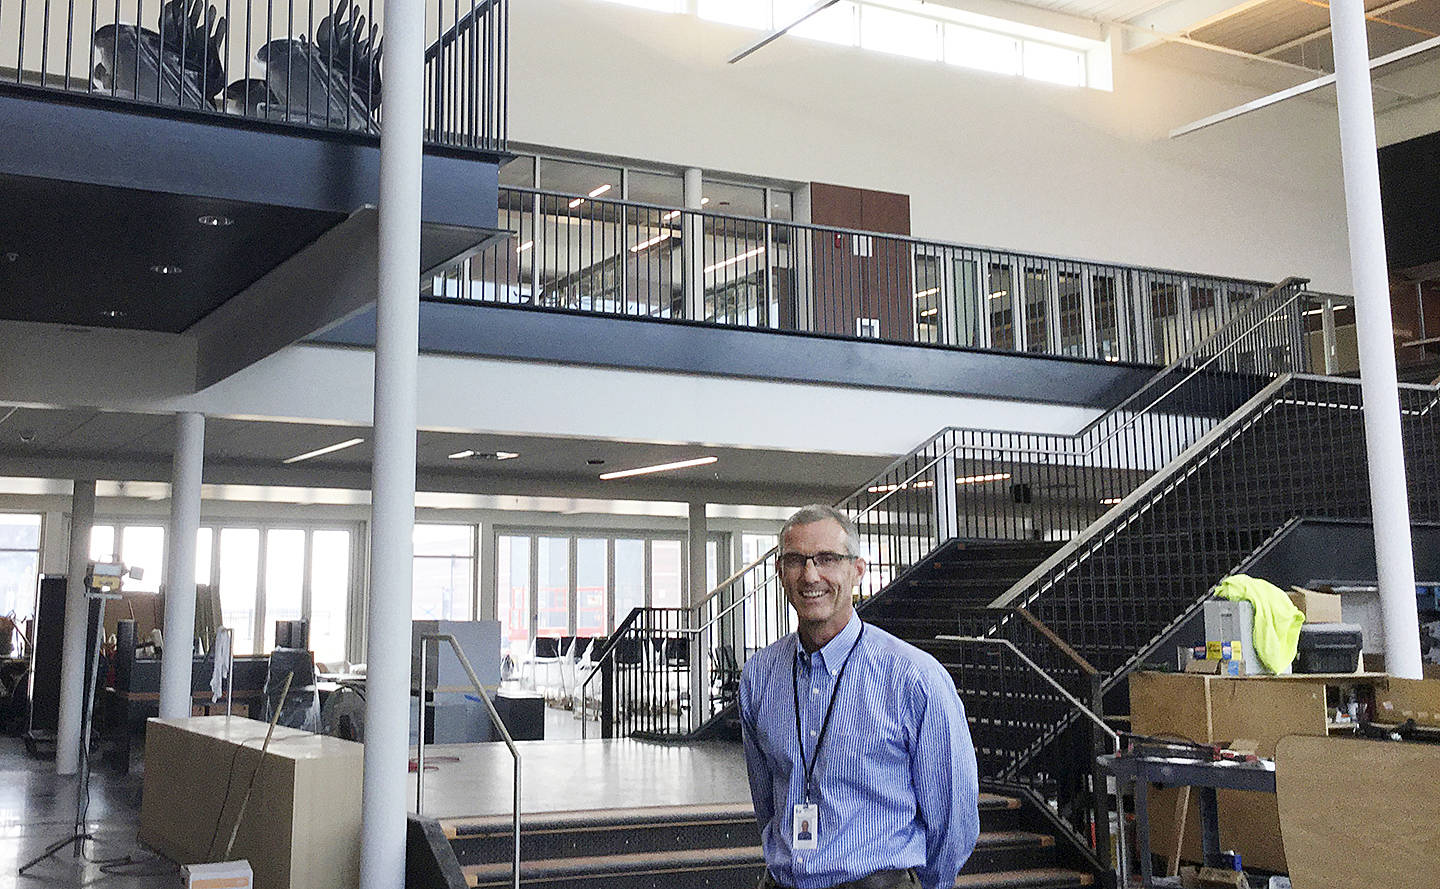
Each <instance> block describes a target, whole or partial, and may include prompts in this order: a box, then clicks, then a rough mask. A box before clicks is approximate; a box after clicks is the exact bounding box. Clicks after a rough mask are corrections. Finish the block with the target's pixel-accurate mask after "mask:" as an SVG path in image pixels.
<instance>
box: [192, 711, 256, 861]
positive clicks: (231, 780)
mask: <svg viewBox="0 0 1440 889" xmlns="http://www.w3.org/2000/svg"><path fill="white" fill-rule="evenodd" d="M264 739H265V736H264V735H256V736H255V737H253V738H245V739H243V740H242V741H240V742H239V743H238V744H236V745H235V752H234V753H232V754H230V769H229V772H228V773H227V775H226V778H225V795H224V796H223V797H221V798H220V811H219V812H216V813H215V829H214V830H213V831H211V833H210V842H209V843H206V844H205V857H206V858H210V857H212V856H214V854H215V843H216V841H217V840H219V839H220V823H221V822H222V821H224V820H225V807H226V806H228V805H230V791H231V789H232V788H233V787H234V786H235V766H236V764H237V763H238V762H239V761H240V751H242V750H244V749H245V745H246V744H248V743H250V742H251V741H263V740H264Z"/></svg>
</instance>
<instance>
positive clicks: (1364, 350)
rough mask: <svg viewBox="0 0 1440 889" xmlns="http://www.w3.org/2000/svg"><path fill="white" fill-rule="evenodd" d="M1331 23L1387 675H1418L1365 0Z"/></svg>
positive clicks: (1347, 0)
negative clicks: (1363, 3)
mask: <svg viewBox="0 0 1440 889" xmlns="http://www.w3.org/2000/svg"><path fill="white" fill-rule="evenodd" d="M1330 26H1331V37H1332V40H1333V42H1334V50H1335V90H1336V97H1337V99H1338V100H1339V104H1340V156H1341V160H1342V163H1343V166H1344V170H1345V215H1346V220H1347V222H1348V223H1349V227H1350V269H1351V277H1352V279H1353V283H1354V288H1355V328H1356V335H1357V338H1358V340H1359V347H1360V386H1361V393H1362V397H1363V399H1364V402H1365V449H1366V452H1367V454H1368V458H1369V470H1370V504H1371V510H1372V512H1373V513H1374V516H1375V562H1376V567H1377V568H1378V569H1379V580H1380V609H1381V615H1382V618H1383V621H1384V632H1385V669H1386V670H1387V671H1388V672H1389V673H1390V674H1391V675H1394V676H1401V677H1404V678H1407V679H1419V678H1420V628H1419V622H1418V619H1417V616H1416V612H1415V564H1414V561H1413V558H1412V554H1411V545H1410V506H1409V503H1408V501H1407V500H1406V499H1405V455H1404V451H1403V450H1402V447H1401V441H1400V402H1399V395H1398V387H1397V382H1396V376H1395V342H1394V340H1393V324H1392V322H1391V318H1390V284H1389V277H1388V275H1387V271H1386V261H1385V229H1384V225H1383V223H1382V221H1381V218H1380V170H1379V159H1378V157H1377V154H1376V148H1375V109H1374V105H1373V101H1372V97H1371V94H1370V55H1369V48H1368V47H1367V45H1366V33H1365V9H1364V6H1363V5H1362V2H1361V0H1333V2H1332V3H1331V4H1330Z"/></svg>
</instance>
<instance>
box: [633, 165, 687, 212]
mask: <svg viewBox="0 0 1440 889" xmlns="http://www.w3.org/2000/svg"><path fill="white" fill-rule="evenodd" d="M626 187H627V188H629V191H628V192H626V194H627V195H628V196H629V200H632V201H635V202H636V203H640V204H659V205H661V206H662V207H683V206H685V181H684V180H683V179H681V178H680V177H679V176H670V175H666V174H664V173H643V172H640V171H638V170H634V171H631V172H630V174H629V185H628V186H626Z"/></svg>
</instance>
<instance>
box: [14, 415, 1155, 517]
mask: <svg viewBox="0 0 1440 889" xmlns="http://www.w3.org/2000/svg"><path fill="white" fill-rule="evenodd" d="M174 437H175V420H174V417H173V416H171V415H150V414H133V413H116V412H107V411H96V410H89V409H71V410H47V409H36V408H0V494H3V493H16V494H31V493H48V494H55V493H61V494H63V493H65V492H64V491H59V490H54V489H52V487H44V486H41V487H36V485H35V483H32V482H29V481H26V480H27V479H60V480H64V479H69V478H74V477H96V478H99V479H102V480H107V481H111V482H117V481H118V482H127V483H129V484H128V486H126V487H125V488H124V489H123V490H122V491H121V494H122V495H123V496H138V497H144V498H148V499H155V500H163V499H165V498H166V496H167V491H168V489H167V488H166V486H165V485H164V484H163V483H164V482H167V481H168V480H169V478H170V472H171V451H172V447H173V442H174ZM354 438H361V439H364V441H362V442H361V443H360V444H358V445H355V446H353V447H349V448H346V449H344V450H341V451H337V452H334V453H331V454H326V455H324V456H319V457H315V458H313V459H310V460H306V461H303V462H300V463H294V464H289V465H287V464H285V463H283V462H282V461H283V460H285V459H286V458H289V457H293V456H295V455H297V454H302V453H305V452H308V451H312V450H317V449H320V448H324V447H327V446H330V445H334V444H337V443H340V442H344V441H348V440H350V439H354ZM372 439H373V435H372V433H371V430H370V429H369V428H368V427H355V426H333V425H321V424H311V423H286V422H270V421H260V420H242V419H227V418H210V419H207V420H206V424H205V482H206V484H207V486H208V488H207V496H208V497H211V498H212V499H220V500H250V501H255V500H261V501H267V502H292V503H350V504H355V503H364V502H368V501H367V499H366V492H368V491H369V489H370V468H371V465H370V464H371V458H372V456H373V450H372ZM466 450H473V451H479V452H481V453H488V454H493V453H496V452H499V451H510V452H514V453H517V454H518V455H519V456H518V457H515V458H513V459H507V460H495V459H473V458H471V459H458V460H456V459H450V457H449V455H450V454H455V453H459V452H461V451H466ZM704 456H715V457H717V458H718V459H717V461H716V462H715V463H713V464H710V465H706V466H700V467H694V468H690V469H682V470H677V471H672V472H665V473H659V474H654V475H647V476H639V477H633V478H628V479H616V480H610V481H605V480H601V479H600V478H599V475H600V474H601V473H602V472H610V471H614V470H623V469H632V468H636V467H641V466H652V465H655V464H659V463H668V462H675V461H680V460H686V459H690V458H695V457H704ZM892 459H893V458H892V457H891V456H889V455H847V454H827V453H813V452H806V453H796V452H789V451H775V450H759V449H742V448H716V447H707V446H703V445H694V444H679V443H675V444H661V443H645V442H623V441H600V440H587V439H578V438H544V437H538V436H504V435H475V434H467V433H458V432H447V431H434V430H422V431H421V432H420V434H419V439H418V443H417V449H416V468H417V487H418V489H419V490H420V491H422V492H429V495H430V496H428V497H422V498H421V505H428V506H433V507H437V508H447V507H451V508H479V507H482V506H488V507H492V508H512V509H528V510H536V511H548V510H557V511H587V512H588V511H596V510H601V511H604V510H607V509H609V510H613V509H614V508H615V507H614V506H613V504H615V503H617V502H636V501H639V502H651V503H685V502H704V503H709V504H717V505H721V504H731V505H748V506H759V507H780V506H788V507H794V506H798V505H801V504H803V503H811V502H825V503H833V502H837V501H839V500H840V499H842V498H844V497H845V496H847V495H848V494H850V493H851V492H853V491H854V490H855V489H857V488H858V487H860V486H862V485H864V484H866V483H867V482H868V481H869V480H871V479H873V478H874V477H875V476H876V475H878V474H879V473H880V472H882V471H883V470H885V469H886V468H887V467H888V466H889V465H890V463H891V462H892ZM592 461H602V462H599V463H596V462H592ZM997 469H1005V470H1013V471H1014V472H1015V476H1014V478H1013V479H1004V480H1000V481H999V482H997V483H995V484H994V487H993V493H995V494H997V495H999V496H1005V497H1008V490H1009V485H1010V484H1011V483H1012V482H1021V481H1023V482H1026V483H1027V484H1030V485H1031V487H1032V489H1033V491H1034V492H1035V493H1036V494H1037V496H1044V497H1046V498H1047V501H1048V502H1054V501H1055V500H1060V501H1067V500H1072V499H1073V498H1074V497H1075V496H1076V495H1077V494H1078V493H1081V492H1079V491H1078V490H1071V488H1069V487H1066V486H1065V485H1063V484H1060V483H1059V482H1058V481H1053V480H1052V481H1047V480H1046V478H1048V476H1040V477H1036V478H1033V479H1027V478H1025V477H1024V470H1023V469H1019V470H1016V469H1015V467H1013V466H1005V467H999V466H998V465H990V464H983V465H982V464H975V465H974V466H970V467H967V468H966V471H967V472H971V471H973V472H975V473H977V474H978V473H984V472H992V471H996V470H997ZM150 483H161V484H150ZM1130 485H1133V480H1131V481H1124V480H1121V479H1119V478H1118V477H1117V478H1116V479H1115V489H1116V490H1117V491H1118V490H1121V489H1124V490H1128V487H1127V486H1130ZM1105 487H1106V486H1105V485H1104V484H1101V485H1100V490H1104V489H1105ZM1085 490H1086V493H1087V494H1088V492H1091V491H1092V490H1093V489H1092V488H1089V487H1087V488H1086V489H1085ZM327 491H328V492H330V493H328V494H327V493H325V492H327ZM977 492H978V489H977ZM581 501H584V502H587V503H589V504H590V506H577V505H576V504H577V503H579V502H581ZM896 503H897V504H900V505H903V504H901V501H900V500H897V501H896ZM603 504H612V505H611V506H605V505H603ZM1086 506H1087V507H1090V508H1093V507H1094V504H1090V503H1088V501H1087V502H1086Z"/></svg>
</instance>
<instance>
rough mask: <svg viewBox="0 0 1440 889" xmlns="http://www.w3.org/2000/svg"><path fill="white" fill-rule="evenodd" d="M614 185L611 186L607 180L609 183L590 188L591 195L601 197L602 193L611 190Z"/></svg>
mask: <svg viewBox="0 0 1440 889" xmlns="http://www.w3.org/2000/svg"><path fill="white" fill-rule="evenodd" d="M612 187H613V186H611V184H610V183H608V182H607V183H605V184H604V185H601V186H599V187H598V188H592V189H590V197H592V198H598V197H600V195H602V194H604V193H605V192H607V191H609V190H610V189H611V188H612Z"/></svg>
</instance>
